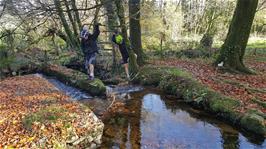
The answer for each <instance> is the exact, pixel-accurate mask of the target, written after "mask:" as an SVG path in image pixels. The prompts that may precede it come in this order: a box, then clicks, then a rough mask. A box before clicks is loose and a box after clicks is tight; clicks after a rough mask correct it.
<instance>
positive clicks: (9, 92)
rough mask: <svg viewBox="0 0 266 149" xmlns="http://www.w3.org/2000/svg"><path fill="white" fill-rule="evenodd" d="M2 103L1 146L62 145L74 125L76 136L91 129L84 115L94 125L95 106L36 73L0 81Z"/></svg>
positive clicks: (0, 111) (49, 146)
mask: <svg viewBox="0 0 266 149" xmlns="http://www.w3.org/2000/svg"><path fill="white" fill-rule="evenodd" d="M0 103H1V104H0V149H1V148H40V147H46V148H51V147H56V146H57V147H59V146H60V145H61V144H63V143H62V141H66V140H69V137H71V136H70V133H72V132H71V131H72V130H73V128H74V129H75V131H74V132H73V133H75V134H74V136H82V135H83V133H85V132H86V131H88V130H89V128H88V127H83V126H84V125H85V123H83V122H84V121H80V119H84V120H86V123H87V122H88V123H90V124H91V125H89V124H88V126H90V127H94V125H93V124H94V122H93V121H90V120H88V119H90V118H89V116H90V113H91V110H89V109H87V108H85V107H83V106H81V105H80V104H78V103H76V102H73V101H70V100H69V97H68V96H66V95H64V94H62V93H60V92H59V91H58V90H56V89H55V87H54V86H53V85H52V84H50V83H49V82H48V81H46V80H45V79H42V78H40V77H37V76H35V75H27V76H21V77H13V78H8V79H5V80H2V81H0ZM92 119H93V118H92ZM84 129H86V130H84ZM70 139H71V138H70Z"/></svg>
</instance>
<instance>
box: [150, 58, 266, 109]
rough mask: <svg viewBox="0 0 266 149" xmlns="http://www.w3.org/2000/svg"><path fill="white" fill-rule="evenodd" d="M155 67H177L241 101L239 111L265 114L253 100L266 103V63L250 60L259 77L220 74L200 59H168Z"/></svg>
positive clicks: (157, 61) (250, 64)
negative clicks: (251, 110)
mask: <svg viewBox="0 0 266 149" xmlns="http://www.w3.org/2000/svg"><path fill="white" fill-rule="evenodd" d="M152 63H153V64H155V65H166V66H175V67H177V68H180V69H183V70H185V71H188V72H190V73H191V74H192V75H193V77H195V78H197V79H198V80H199V81H200V82H201V83H203V84H205V85H206V86H208V87H210V88H212V89H214V90H215V91H218V92H220V93H222V94H224V95H226V96H230V97H233V98H236V99H239V100H240V102H241V103H242V104H241V105H242V106H240V107H239V109H237V110H238V111H240V112H245V111H246V110H248V109H254V108H255V109H258V110H260V111H262V112H264V113H265V111H266V110H265V108H264V107H263V106H261V105H259V104H257V103H254V102H253V101H252V99H254V98H255V99H259V100H261V101H263V102H266V62H257V61H253V60H248V63H247V65H248V66H249V67H251V68H252V69H255V70H256V71H257V73H258V74H257V75H240V74H230V73H223V74H222V73H218V72H217V70H216V69H215V68H214V67H212V65H211V63H209V62H205V61H203V60H200V59H195V60H194V59H168V60H167V61H166V60H156V61H154V62H152Z"/></svg>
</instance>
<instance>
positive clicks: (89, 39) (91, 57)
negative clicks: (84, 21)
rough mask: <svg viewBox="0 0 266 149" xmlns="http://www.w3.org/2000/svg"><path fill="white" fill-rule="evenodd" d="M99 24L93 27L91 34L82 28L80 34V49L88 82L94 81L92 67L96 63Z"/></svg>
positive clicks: (85, 28)
mask: <svg viewBox="0 0 266 149" xmlns="http://www.w3.org/2000/svg"><path fill="white" fill-rule="evenodd" d="M99 25H100V24H99V23H96V24H95V25H94V29H93V34H90V33H89V32H88V27H87V26H86V25H84V26H83V29H82V31H81V32H80V37H81V49H82V52H83V54H84V56H85V68H86V70H87V73H88V75H89V80H93V79H94V65H95V61H96V53H98V50H99V49H98V46H97V38H98V36H99V34H100V29H99Z"/></svg>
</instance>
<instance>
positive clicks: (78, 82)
mask: <svg viewBox="0 0 266 149" xmlns="http://www.w3.org/2000/svg"><path fill="white" fill-rule="evenodd" d="M42 73H44V74H45V75H48V76H53V77H56V78H57V79H58V80H59V81H62V82H64V83H66V84H70V85H72V86H75V87H77V88H79V89H82V90H84V91H86V92H88V93H89V94H90V95H92V96H103V95H105V93H106V87H105V85H104V83H103V82H102V81H101V80H99V79H94V80H92V81H91V80H88V75H86V74H84V73H82V72H80V71H77V70H73V69H69V68H66V67H64V66H59V65H48V66H46V67H44V68H43V69H42Z"/></svg>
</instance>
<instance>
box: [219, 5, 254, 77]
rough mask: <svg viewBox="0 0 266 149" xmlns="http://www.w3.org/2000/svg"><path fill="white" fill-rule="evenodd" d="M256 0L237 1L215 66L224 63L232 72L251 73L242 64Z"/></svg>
mask: <svg viewBox="0 0 266 149" xmlns="http://www.w3.org/2000/svg"><path fill="white" fill-rule="evenodd" d="M257 5H258V0H238V1H237V6H236V9H235V12H234V16H233V19H232V22H231V24H230V27H229V31H228V34H227V37H226V40H225V42H224V44H223V46H222V47H221V50H220V54H219V57H218V58H217V60H216V62H215V64H216V65H217V64H218V63H221V62H224V66H225V67H226V68H228V69H229V70H232V71H237V72H244V73H251V71H250V70H249V69H247V68H246V67H245V65H244V63H243V57H244V55H245V49H246V46H247V42H248V39H249V34H250V30H251V26H252V23H253V20H254V16H255V13H256V8H257Z"/></svg>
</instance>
